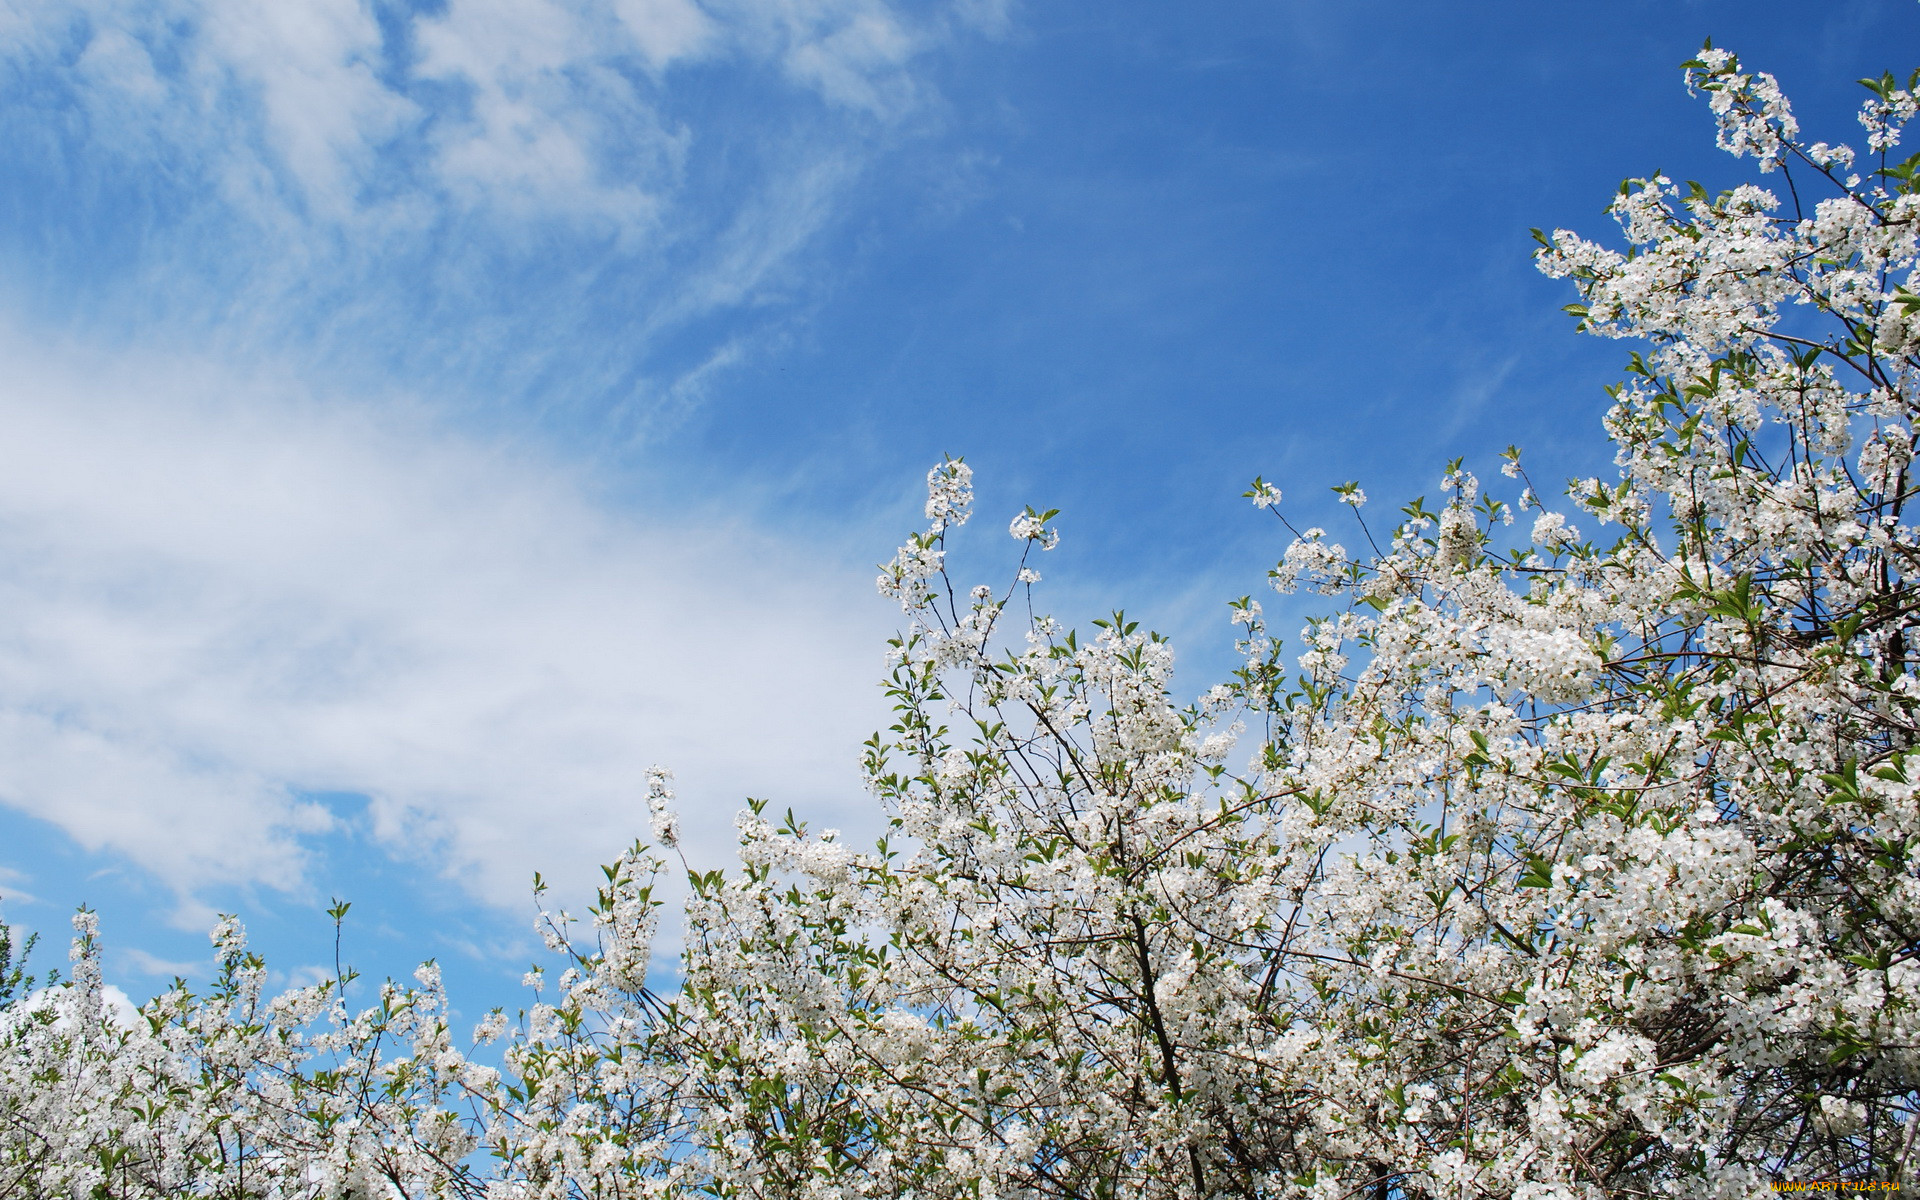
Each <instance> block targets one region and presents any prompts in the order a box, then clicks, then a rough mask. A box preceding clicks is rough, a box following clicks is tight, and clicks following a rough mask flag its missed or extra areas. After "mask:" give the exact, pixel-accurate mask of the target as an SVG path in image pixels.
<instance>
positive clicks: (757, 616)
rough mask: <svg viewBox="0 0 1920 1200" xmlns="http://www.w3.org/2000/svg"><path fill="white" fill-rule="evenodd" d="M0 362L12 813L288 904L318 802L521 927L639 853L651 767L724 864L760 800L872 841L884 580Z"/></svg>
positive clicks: (4, 745)
mask: <svg viewBox="0 0 1920 1200" xmlns="http://www.w3.org/2000/svg"><path fill="white" fill-rule="evenodd" d="M0 351H4V353H5V354H6V356H7V359H8V361H9V363H10V367H9V371H8V372H7V374H6V376H5V378H4V379H3V380H0V429H4V431H5V434H4V436H3V437H0V610H4V611H5V612H6V613H7V621H6V622H5V623H4V625H0V803H4V804H5V805H7V806H9V807H12V808H14V809H17V810H19V811H21V812H24V813H27V814H30V815H32V816H35V817H39V818H42V819H45V820H48V821H51V822H54V823H55V824H57V825H58V826H60V827H61V828H62V829H63V830H65V831H66V832H67V833H68V834H70V835H71V836H72V837H74V838H75V839H76V840H77V841H79V842H80V843H81V844H83V845H84V846H86V847H89V848H91V849H95V850H100V849H105V850H110V851H113V852H117V853H119V854H122V855H125V856H126V857H128V858H130V859H132V860H133V861H135V862H137V863H138V864H140V865H141V866H143V867H145V868H146V869H148V870H150V871H151V872H153V873H154V875H156V876H157V877H158V878H159V879H161V880H162V881H164V882H165V883H166V884H167V885H169V886H170V887H172V888H173V889H175V891H176V892H177V893H178V894H179V895H180V896H181V897H182V898H183V900H184V899H186V898H188V897H190V896H191V894H192V893H193V891H194V890H195V889H196V888H199V887H201V886H204V885H207V884H210V883H215V882H218V883H221V884H229V885H231V884H241V885H264V886H272V887H280V888H298V887H300V886H302V884H303V872H304V871H305V869H306V856H305V853H304V851H303V839H304V838H305V837H307V836H309V835H312V834H316V833H322V832H325V831H327V830H329V829H332V828H334V827H335V826H336V823H337V821H338V819H339V818H338V816H337V814H336V813H334V812H333V811H331V810H330V809H328V808H327V807H326V806H325V805H323V804H321V803H318V802H315V801H313V800H311V799H303V798H302V797H303V796H304V795H312V794H315V793H361V794H365V795H367V796H369V797H371V798H372V804H371V808H370V814H371V817H372V824H373V828H374V836H375V837H376V839H377V840H378V841H379V842H380V843H382V844H383V845H384V846H385V847H386V848H388V849H389V850H391V851H392V852H394V853H397V854H401V855H419V856H422V857H423V858H424V860H425V861H429V862H432V863H434V864H436V865H437V866H438V867H439V868H440V869H443V870H444V871H446V872H447V873H448V874H449V875H451V876H453V877H455V878H457V879H459V880H460V881H461V882H462V883H464V884H465V885H466V886H467V887H469V888H470V889H471V890H472V892H473V893H474V894H475V895H476V896H478V897H480V898H483V899H486V900H489V901H493V902H497V903H509V904H510V903H517V902H521V901H523V900H524V896H525V881H526V879H527V877H528V875H529V874H530V873H531V871H533V870H534V869H536V868H538V869H541V870H544V871H546V872H548V873H549V874H553V875H556V876H559V877H561V878H563V879H564V878H568V877H572V878H575V879H580V878H584V875H585V872H586V871H587V869H588V868H589V867H590V866H591V864H593V863H595V862H598V861H602V860H604V859H606V858H608V857H610V856H611V855H612V854H613V853H617V851H618V849H619V848H620V847H621V846H623V845H624V844H625V843H626V842H627V841H629V840H631V839H632V838H633V837H634V836H636V835H637V834H638V833H640V832H642V831H644V829H645V824H646V822H645V816H644V809H643V806H642V804H641V802H640V799H639V797H640V795H641V789H642V786H643V773H644V771H645V768H646V767H647V766H648V765H649V764H650V763H653V762H661V763H665V764H668V765H671V766H673V767H674V768H675V769H676V770H677V772H678V773H679V777H680V794H681V796H682V798H683V802H684V803H685V805H686V809H687V816H686V822H687V833H688V836H689V840H690V841H691V842H692V843H693V844H694V846H695V849H696V852H697V853H698V854H700V855H701V856H702V857H705V858H707V859H708V860H709V861H712V862H715V863H716V864H717V863H720V862H723V861H725V857H726V855H727V852H728V849H729V847H730V845H731V841H732V831H731V818H732V815H733V813H734V812H735V811H737V809H738V808H739V806H740V804H741V803H742V801H743V800H744V797H745V796H747V795H749V794H754V795H764V796H769V797H772V798H775V799H777V800H779V801H781V802H782V803H792V804H794V805H795V806H796V807H799V808H801V809H802V810H808V809H811V810H813V811H817V812H819V813H820V814H821V817H822V823H823V824H839V825H843V826H846V827H849V828H859V827H861V826H862V825H870V824H871V823H872V821H873V819H874V818H873V814H872V811H871V809H870V808H869V804H870V802H869V801H868V800H867V799H866V798H865V796H864V795H863V794H862V793H861V792H860V790H859V787H858V777H857V771H856V767H855V764H856V760H857V753H858V746H859V742H860V740H861V739H862V738H863V737H864V736H865V734H866V733H867V732H868V731H869V730H870V729H871V728H873V727H874V726H875V725H876V724H878V723H880V715H881V709H880V699H879V693H878V690H877V688H876V687H875V686H874V683H873V680H874V679H875V677H876V676H877V674H878V671H879V668H880V650H881V640H882V634H883V633H884V631H885V630H886V629H887V628H888V627H889V620H890V618H889V616H888V614H887V613H886V611H885V609H884V606H882V605H881V604H880V602H879V601H878V600H877V599H869V592H870V584H869V579H868V577H869V575H870V571H868V570H866V569H864V568H861V569H855V568H852V567H850V566H847V565H844V564H840V563H836V562H833V561H829V560H825V559H822V558H821V557H819V556H817V555H809V554H808V552H807V551H806V548H805V547H795V546H785V545H776V544H772V543H770V542H769V541H768V539H766V538H765V537H764V536H762V535H759V534H756V533H754V532H753V531H751V530H749V529H747V528H744V527H743V526H740V525H736V524H729V523H727V522H726V521H725V520H723V519H714V518H710V517H701V516H697V515H689V514H688V513H684V512H680V513H656V514H650V515H648V514H642V515H640V516H630V515H622V514H620V513H618V512H614V511H610V510H609V509H607V508H606V507H605V506H603V505H601V504H599V503H597V502H595V501H594V500H593V499H592V498H591V497H590V495H589V494H588V493H587V492H586V491H585V490H584V489H583V486H582V483H581V481H579V480H577V479H573V478H570V477H569V476H568V474H567V472H565V471H564V470H561V469H560V468H558V467H556V466H555V465H554V464H552V463H550V462H546V461H544V460H543V459H541V458H540V457H539V456H538V455H535V454H533V453H531V452H529V451H526V450H525V449H524V448H520V447H516V446H511V445H501V444H493V445H490V444H485V443H481V442H476V441H472V440H464V439H461V438H459V437H456V436H453V435H451V434H448V433H446V432H445V431H444V430H441V429H437V428H436V427H435V426H433V425H432V424H431V423H430V422H427V421H425V420H422V419H415V418H411V417H408V416H405V415H395V413H394V412H392V411H391V410H389V411H385V412H383V411H378V410H376V409H375V408H373V407H372V406H370V405H346V404H340V403H337V402H336V403H335V404H334V405H332V406H331V407H330V406H328V405H324V404H321V403H318V402H315V401H314V400H312V399H311V398H310V397H305V396H302V395H300V394H299V393H298V392H297V391H296V390H295V389H292V388H289V387H286V386H284V385H278V384H275V383H273V382H271V381H263V380H261V379H258V378H237V377H234V376H233V375H231V374H226V373H222V372H220V371H216V370H210V369H207V368H204V367H193V366H190V365H187V364H183V363H181V362H179V361H177V360H176V361H172V362H169V361H155V360H151V359H148V360H139V361H135V360H123V361H122V362H121V363H120V364H119V365H118V366H117V367H116V368H114V369H112V370H110V371H108V370H101V369H98V368H86V369H82V368H79V367H76V366H75V365H73V363H72V362H71V361H58V360H55V359H54V358H53V357H52V356H50V355H48V354H45V353H41V352H36V351H34V350H32V349H31V348H30V347H28V346H26V345H25V344H23V343H22V341H21V340H20V339H19V338H13V339H11V344H6V345H0ZM199 915H201V914H200V913H199V911H198V910H197V908H194V907H193V906H191V905H189V906H188V908H187V910H185V911H184V912H183V919H186V920H189V921H190V920H192V919H194V918H195V917H197V916H199Z"/></svg>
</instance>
